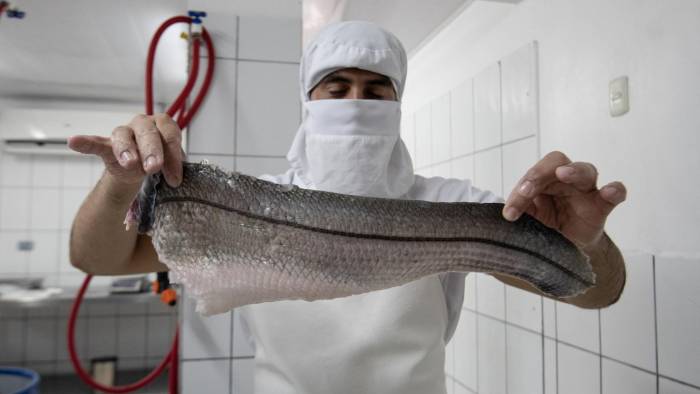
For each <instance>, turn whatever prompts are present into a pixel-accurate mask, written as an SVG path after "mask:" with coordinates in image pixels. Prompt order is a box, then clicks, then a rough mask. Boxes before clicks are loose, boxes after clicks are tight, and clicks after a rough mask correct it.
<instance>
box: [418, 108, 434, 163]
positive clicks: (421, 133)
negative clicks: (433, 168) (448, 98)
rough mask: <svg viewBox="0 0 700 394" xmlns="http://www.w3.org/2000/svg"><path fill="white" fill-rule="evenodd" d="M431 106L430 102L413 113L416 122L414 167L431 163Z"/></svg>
mask: <svg viewBox="0 0 700 394" xmlns="http://www.w3.org/2000/svg"><path fill="white" fill-rule="evenodd" d="M430 112H431V108H430V104H428V105H426V106H424V107H423V108H421V109H419V110H418V111H416V113H415V122H416V155H415V156H414V157H413V159H414V163H413V164H414V165H415V167H416V168H421V167H425V166H427V165H430V164H433V154H432V147H431V145H430V144H431V143H432V140H431V132H430V131H431V116H430Z"/></svg>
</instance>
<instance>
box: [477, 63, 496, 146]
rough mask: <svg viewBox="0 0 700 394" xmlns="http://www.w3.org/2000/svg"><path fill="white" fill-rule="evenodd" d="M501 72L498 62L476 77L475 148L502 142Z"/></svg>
mask: <svg viewBox="0 0 700 394" xmlns="http://www.w3.org/2000/svg"><path fill="white" fill-rule="evenodd" d="M500 75H501V72H500V68H499V65H498V64H497V63H496V64H494V65H492V66H490V67H489V68H487V69H485V70H484V71H482V72H480V73H479V74H478V75H476V76H475V77H474V149H476V150H479V149H484V148H489V147H492V146H496V145H499V144H500V143H501V76H500Z"/></svg>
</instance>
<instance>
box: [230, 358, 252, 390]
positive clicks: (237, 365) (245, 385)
mask: <svg viewBox="0 0 700 394" xmlns="http://www.w3.org/2000/svg"><path fill="white" fill-rule="evenodd" d="M231 368H232V369H233V370H232V371H231V378H232V383H233V387H232V389H233V391H232V393H231V394H253V393H254V392H255V359H252V358H249V359H240V360H233V362H232V363H231Z"/></svg>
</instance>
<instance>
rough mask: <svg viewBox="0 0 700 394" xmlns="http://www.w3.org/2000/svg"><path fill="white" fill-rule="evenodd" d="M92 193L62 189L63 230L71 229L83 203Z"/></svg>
mask: <svg viewBox="0 0 700 394" xmlns="http://www.w3.org/2000/svg"><path fill="white" fill-rule="evenodd" d="M88 193H90V189H62V190H61V228H62V229H66V230H68V229H70V228H71V226H72V225H73V220H74V219H75V215H76V214H77V213H78V210H79V209H80V206H81V205H82V204H83V201H84V200H85V198H86V197H87V195H88Z"/></svg>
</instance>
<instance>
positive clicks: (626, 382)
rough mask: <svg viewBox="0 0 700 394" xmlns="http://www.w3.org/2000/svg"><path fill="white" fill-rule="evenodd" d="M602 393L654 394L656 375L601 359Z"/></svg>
mask: <svg viewBox="0 0 700 394" xmlns="http://www.w3.org/2000/svg"><path fill="white" fill-rule="evenodd" d="M602 394H656V375H654V374H651V373H649V372H644V371H641V370H639V369H636V368H632V367H629V366H627V365H624V364H620V363H618V362H615V361H611V360H607V359H603V391H602Z"/></svg>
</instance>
